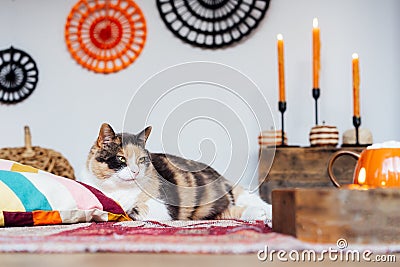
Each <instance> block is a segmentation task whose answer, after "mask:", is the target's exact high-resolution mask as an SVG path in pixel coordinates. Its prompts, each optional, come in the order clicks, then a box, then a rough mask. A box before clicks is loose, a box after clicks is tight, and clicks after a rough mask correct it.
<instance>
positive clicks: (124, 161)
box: [117, 156, 126, 163]
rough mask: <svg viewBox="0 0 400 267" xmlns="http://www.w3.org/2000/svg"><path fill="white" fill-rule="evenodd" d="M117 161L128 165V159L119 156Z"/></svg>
mask: <svg viewBox="0 0 400 267" xmlns="http://www.w3.org/2000/svg"><path fill="white" fill-rule="evenodd" d="M117 159H118V160H119V161H120V162H122V163H126V159H125V157H123V156H117Z"/></svg>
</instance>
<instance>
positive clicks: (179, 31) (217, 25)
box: [157, 0, 270, 48]
mask: <svg viewBox="0 0 400 267" xmlns="http://www.w3.org/2000/svg"><path fill="white" fill-rule="evenodd" d="M269 2H270V0H157V7H158V11H159V12H160V15H161V18H162V19H163V21H164V23H165V24H166V26H167V27H168V29H170V30H171V31H172V32H173V33H174V34H175V36H177V37H178V38H180V39H181V40H183V41H184V42H187V43H190V44H192V45H195V46H199V47H203V48H220V47H223V46H227V45H230V44H232V43H235V42H238V41H239V40H241V39H242V38H243V37H245V36H248V35H249V34H250V32H251V31H252V30H254V29H255V28H256V27H257V26H258V24H259V22H260V21H261V20H262V19H263V17H264V15H265V13H266V11H267V9H268V7H269Z"/></svg>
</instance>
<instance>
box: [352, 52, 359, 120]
mask: <svg viewBox="0 0 400 267" xmlns="http://www.w3.org/2000/svg"><path fill="white" fill-rule="evenodd" d="M353 111H354V116H355V117H360V69H359V64H358V54H356V53H354V54H353Z"/></svg>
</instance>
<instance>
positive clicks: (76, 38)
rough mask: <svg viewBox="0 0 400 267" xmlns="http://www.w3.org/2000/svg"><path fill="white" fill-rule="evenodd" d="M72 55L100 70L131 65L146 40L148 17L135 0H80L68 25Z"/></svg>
mask: <svg viewBox="0 0 400 267" xmlns="http://www.w3.org/2000/svg"><path fill="white" fill-rule="evenodd" d="M65 41H66V43H67V47H68V50H69V51H70V53H71V55H72V57H73V58H74V59H75V60H76V61H77V62H78V63H79V64H81V65H82V66H83V67H85V68H87V69H89V70H92V71H94V72H98V73H112V72H117V71H119V70H122V69H124V68H126V67H128V66H129V65H130V64H131V63H132V62H134V61H135V60H136V58H137V57H138V56H139V55H140V53H141V52H142V50H143V47H144V45H145V42H146V20H145V18H144V16H143V13H142V11H141V10H140V8H139V6H138V5H137V4H136V3H135V2H134V1H132V0H80V1H79V2H78V3H76V4H75V6H74V7H73V8H72V10H71V12H70V14H69V15H68V18H67V23H66V25H65Z"/></svg>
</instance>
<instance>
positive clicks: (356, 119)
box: [353, 116, 361, 146]
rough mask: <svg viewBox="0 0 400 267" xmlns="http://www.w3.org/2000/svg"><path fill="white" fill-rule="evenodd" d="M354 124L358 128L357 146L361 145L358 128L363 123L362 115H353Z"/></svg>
mask: <svg viewBox="0 0 400 267" xmlns="http://www.w3.org/2000/svg"><path fill="white" fill-rule="evenodd" d="M353 125H354V127H355V129H356V146H359V145H360V139H359V132H358V128H360V125H361V117H359V116H358V117H357V116H353Z"/></svg>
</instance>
